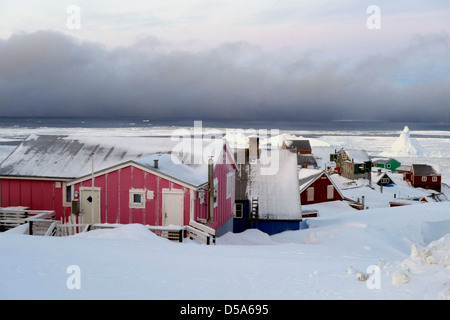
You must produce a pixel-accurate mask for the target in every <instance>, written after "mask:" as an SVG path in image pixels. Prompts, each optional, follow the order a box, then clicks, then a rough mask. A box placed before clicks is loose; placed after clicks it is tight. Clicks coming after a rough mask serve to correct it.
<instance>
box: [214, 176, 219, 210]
mask: <svg viewBox="0 0 450 320" xmlns="http://www.w3.org/2000/svg"><path fill="white" fill-rule="evenodd" d="M218 205H219V180H218V179H217V178H215V179H214V208H215V207H217V206H218Z"/></svg>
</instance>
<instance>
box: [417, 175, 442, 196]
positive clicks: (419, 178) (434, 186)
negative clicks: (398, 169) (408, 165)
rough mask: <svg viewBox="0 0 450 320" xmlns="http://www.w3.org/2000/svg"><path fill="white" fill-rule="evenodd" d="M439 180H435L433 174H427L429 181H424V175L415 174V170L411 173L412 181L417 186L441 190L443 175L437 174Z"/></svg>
mask: <svg viewBox="0 0 450 320" xmlns="http://www.w3.org/2000/svg"><path fill="white" fill-rule="evenodd" d="M436 177H437V181H436V182H433V178H432V176H427V181H422V176H417V175H416V176H415V175H414V174H413V172H412V171H411V173H410V181H411V184H412V185H413V187H415V188H424V189H432V190H435V191H437V192H441V176H436Z"/></svg>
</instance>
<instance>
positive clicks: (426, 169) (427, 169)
mask: <svg viewBox="0 0 450 320" xmlns="http://www.w3.org/2000/svg"><path fill="white" fill-rule="evenodd" d="M411 170H412V172H413V173H414V175H416V176H439V175H440V174H441V173H440V170H439V169H438V168H435V167H433V166H430V165H427V164H413V165H412V166H411Z"/></svg>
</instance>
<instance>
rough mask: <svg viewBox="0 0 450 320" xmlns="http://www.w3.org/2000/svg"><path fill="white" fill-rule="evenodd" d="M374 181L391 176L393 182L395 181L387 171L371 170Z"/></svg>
mask: <svg viewBox="0 0 450 320" xmlns="http://www.w3.org/2000/svg"><path fill="white" fill-rule="evenodd" d="M371 175H372V176H371V178H372V183H375V184H376V183H378V182H380V180H381V179H382V178H389V179H390V180H391V181H392V182H393V181H394V180H393V179H392V178H391V176H390V175H389V174H388V173H387V172H385V171H381V170H378V171H372V172H371Z"/></svg>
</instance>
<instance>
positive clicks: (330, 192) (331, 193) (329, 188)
mask: <svg viewBox="0 0 450 320" xmlns="http://www.w3.org/2000/svg"><path fill="white" fill-rule="evenodd" d="M333 198H334V186H333V185H332V184H329V185H328V186H327V199H328V200H330V199H333Z"/></svg>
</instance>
